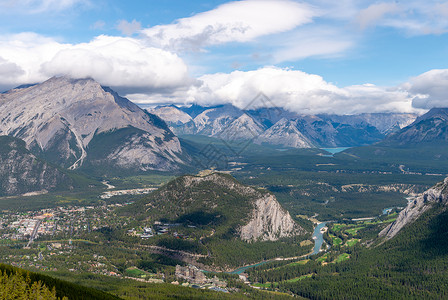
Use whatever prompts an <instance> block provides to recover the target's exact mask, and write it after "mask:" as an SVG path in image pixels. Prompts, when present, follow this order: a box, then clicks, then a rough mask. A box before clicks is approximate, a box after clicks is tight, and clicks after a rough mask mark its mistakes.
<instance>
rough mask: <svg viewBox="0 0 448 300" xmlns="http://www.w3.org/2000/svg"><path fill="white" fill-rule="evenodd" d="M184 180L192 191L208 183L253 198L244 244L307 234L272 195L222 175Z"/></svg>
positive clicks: (245, 229)
mask: <svg viewBox="0 0 448 300" xmlns="http://www.w3.org/2000/svg"><path fill="white" fill-rule="evenodd" d="M183 180H184V185H185V186H186V187H189V188H191V187H192V186H195V185H196V186H197V185H199V184H201V183H204V182H207V183H211V184H213V185H217V186H220V187H225V188H227V189H229V190H231V191H235V192H236V193H238V194H240V195H243V196H246V197H249V198H251V199H252V209H251V211H250V214H249V218H248V219H249V221H248V222H247V223H246V224H244V225H243V226H242V227H241V228H240V230H239V236H240V238H241V239H242V240H244V241H248V242H249V241H255V240H261V241H276V240H278V239H279V238H282V237H291V236H295V235H300V234H304V233H305V230H304V229H303V228H302V227H300V226H299V225H298V224H297V223H296V222H295V221H294V220H293V219H292V217H291V215H290V214H289V212H288V211H287V210H285V209H284V208H283V207H282V206H281V205H280V203H279V202H278V201H277V198H276V197H275V196H274V195H272V194H270V193H262V192H259V191H257V190H256V189H254V188H252V187H249V186H245V185H243V184H241V183H239V182H237V181H235V180H233V179H229V178H228V177H225V176H222V175H220V174H219V173H214V174H211V175H209V176H205V177H196V176H184V178H183Z"/></svg>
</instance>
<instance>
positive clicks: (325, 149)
mask: <svg viewBox="0 0 448 300" xmlns="http://www.w3.org/2000/svg"><path fill="white" fill-rule="evenodd" d="M347 149H350V147H339V148H320V150H324V151H327V152H330V153H331V155H322V156H324V157H333V155H335V154H336V153H339V152H342V151H344V150H347Z"/></svg>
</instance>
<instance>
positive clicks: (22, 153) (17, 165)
mask: <svg viewBox="0 0 448 300" xmlns="http://www.w3.org/2000/svg"><path fill="white" fill-rule="evenodd" d="M59 185H64V186H65V187H70V185H71V179H70V178H69V177H68V176H67V175H66V174H64V173H62V172H60V171H59V170H58V169H56V168H54V167H51V166H49V165H48V164H47V163H46V162H44V161H42V160H40V159H38V158H37V157H36V156H34V155H33V154H31V153H30V152H29V151H28V150H27V149H26V148H25V142H24V141H22V140H19V139H16V138H13V137H8V136H0V196H10V195H18V194H24V193H30V192H38V191H41V192H45V190H51V189H54V188H56V187H58V186H59Z"/></svg>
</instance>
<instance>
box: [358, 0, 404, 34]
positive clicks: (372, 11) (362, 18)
mask: <svg viewBox="0 0 448 300" xmlns="http://www.w3.org/2000/svg"><path fill="white" fill-rule="evenodd" d="M397 11H399V7H398V5H397V4H396V3H385V2H383V3H375V4H372V5H370V6H369V7H367V8H366V9H363V10H361V11H360V12H359V14H358V16H357V18H356V21H357V23H358V24H359V26H360V27H361V29H365V28H366V27H368V26H371V25H374V23H376V22H377V21H379V20H381V19H382V18H383V17H384V16H385V15H387V14H392V13H396V12H397Z"/></svg>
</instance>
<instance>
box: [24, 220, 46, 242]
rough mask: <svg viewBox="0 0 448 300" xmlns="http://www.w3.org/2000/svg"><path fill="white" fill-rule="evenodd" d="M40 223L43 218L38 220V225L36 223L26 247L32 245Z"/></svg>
mask: <svg viewBox="0 0 448 300" xmlns="http://www.w3.org/2000/svg"><path fill="white" fill-rule="evenodd" d="M40 223H42V220H37V223H36V225H34V229H33V233H31V236H30V240H29V242H28V244H27V245H26V247H29V246H30V245H31V243H32V242H33V240H34V238H35V237H36V234H37V230H39V226H40Z"/></svg>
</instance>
